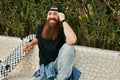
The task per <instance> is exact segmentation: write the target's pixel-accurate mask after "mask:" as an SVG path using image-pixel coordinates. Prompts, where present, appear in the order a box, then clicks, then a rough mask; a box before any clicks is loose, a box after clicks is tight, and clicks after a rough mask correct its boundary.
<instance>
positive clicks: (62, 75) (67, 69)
mask: <svg viewBox="0 0 120 80" xmlns="http://www.w3.org/2000/svg"><path fill="white" fill-rule="evenodd" d="M75 55H76V51H75V48H74V46H73V45H69V44H67V43H65V44H64V45H63V46H62V48H61V49H60V50H59V54H58V57H57V59H56V60H55V68H56V71H57V72H58V73H57V76H56V78H55V80H67V79H68V78H69V77H70V75H71V73H72V68H73V65H74V61H75Z"/></svg>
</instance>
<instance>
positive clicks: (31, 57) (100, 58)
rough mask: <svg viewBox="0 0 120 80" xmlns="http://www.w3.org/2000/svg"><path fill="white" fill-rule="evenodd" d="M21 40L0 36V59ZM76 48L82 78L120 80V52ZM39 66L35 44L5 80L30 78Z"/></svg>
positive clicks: (89, 79)
mask: <svg viewBox="0 0 120 80" xmlns="http://www.w3.org/2000/svg"><path fill="white" fill-rule="evenodd" d="M20 42H21V40H20V38H14V37H5V36H0V60H4V59H5V58H6V57H7V56H8V55H9V54H10V53H11V52H12V51H13V50H14V49H15V47H16V46H17V45H19V43H20ZM75 48H76V51H77V56H76V62H75V66H76V67H77V68H78V69H79V70H80V71H81V72H82V75H81V78H80V80H120V52H118V51H110V50H103V49H97V48H90V47H84V46H75ZM38 67H39V66H38V49H37V46H35V47H34V48H33V49H32V50H31V51H29V53H28V54H26V56H25V57H24V58H23V59H22V61H21V62H20V63H19V64H18V65H17V66H16V68H15V69H14V70H13V71H12V72H11V73H10V74H9V75H8V76H7V77H6V78H5V79H4V80H29V78H30V77H31V76H32V75H33V73H34V72H35V71H36V70H37V69H38Z"/></svg>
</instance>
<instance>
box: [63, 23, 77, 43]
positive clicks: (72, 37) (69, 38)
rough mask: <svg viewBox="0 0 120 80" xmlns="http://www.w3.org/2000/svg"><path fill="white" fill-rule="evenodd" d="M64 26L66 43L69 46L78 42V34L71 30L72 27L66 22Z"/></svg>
mask: <svg viewBox="0 0 120 80" xmlns="http://www.w3.org/2000/svg"><path fill="white" fill-rule="evenodd" d="M62 24H63V29H64V34H65V37H66V42H67V43H68V44H75V43H76V41H77V37H76V34H75V33H74V31H73V30H72V29H71V27H70V26H69V24H68V23H67V22H66V21H64V22H63V23H62Z"/></svg>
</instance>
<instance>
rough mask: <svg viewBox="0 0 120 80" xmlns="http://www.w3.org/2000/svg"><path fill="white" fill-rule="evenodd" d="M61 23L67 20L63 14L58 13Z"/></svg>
mask: <svg viewBox="0 0 120 80" xmlns="http://www.w3.org/2000/svg"><path fill="white" fill-rule="evenodd" d="M58 16H59V20H60V22H61V21H62V20H64V19H65V15H64V14H63V13H58Z"/></svg>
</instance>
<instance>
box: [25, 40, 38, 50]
mask: <svg viewBox="0 0 120 80" xmlns="http://www.w3.org/2000/svg"><path fill="white" fill-rule="evenodd" d="M37 43H38V39H37V38H34V39H33V40H32V41H31V42H29V43H27V44H25V45H24V46H23V51H25V52H26V51H28V50H29V49H30V47H31V46H34V45H36V44H37Z"/></svg>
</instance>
